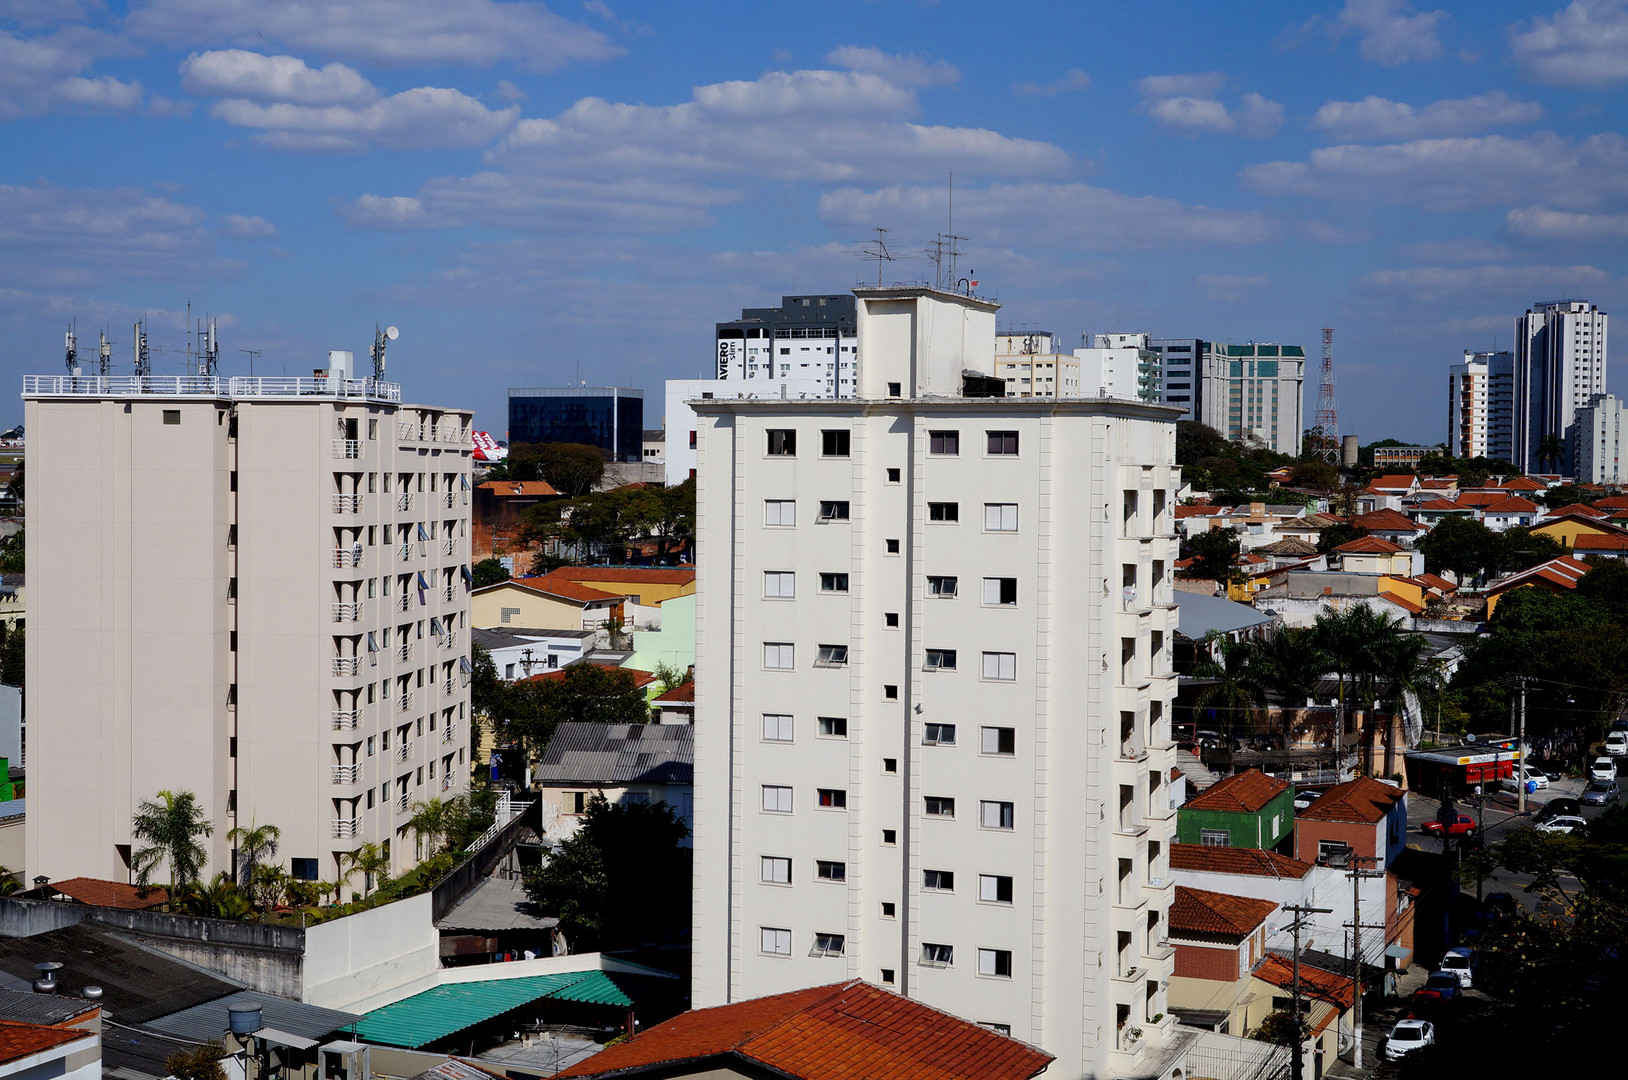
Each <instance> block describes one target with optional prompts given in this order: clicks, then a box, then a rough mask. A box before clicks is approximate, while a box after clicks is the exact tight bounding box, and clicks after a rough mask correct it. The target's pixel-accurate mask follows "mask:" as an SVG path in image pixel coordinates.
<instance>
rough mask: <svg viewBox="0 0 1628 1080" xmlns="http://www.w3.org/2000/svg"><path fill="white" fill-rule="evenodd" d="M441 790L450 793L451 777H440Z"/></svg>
mask: <svg viewBox="0 0 1628 1080" xmlns="http://www.w3.org/2000/svg"><path fill="white" fill-rule="evenodd" d="M441 790H442V791H451V790H452V777H451V776H450V775H448V776H443V777H441Z"/></svg>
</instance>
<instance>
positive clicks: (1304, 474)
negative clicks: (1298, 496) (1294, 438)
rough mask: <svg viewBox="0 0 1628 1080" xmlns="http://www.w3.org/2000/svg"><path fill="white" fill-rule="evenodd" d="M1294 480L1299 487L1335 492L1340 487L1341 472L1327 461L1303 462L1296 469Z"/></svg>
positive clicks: (1297, 464)
mask: <svg viewBox="0 0 1628 1080" xmlns="http://www.w3.org/2000/svg"><path fill="white" fill-rule="evenodd" d="M1293 479H1294V483H1295V485H1296V486H1298V487H1309V488H1316V489H1317V490H1318V491H1333V490H1334V489H1335V488H1337V487H1339V486H1340V470H1338V469H1336V468H1335V467H1334V466H1332V465H1330V464H1329V463H1328V462H1326V461H1315V460H1314V461H1301V462H1298V463H1296V465H1295V467H1294V477H1293Z"/></svg>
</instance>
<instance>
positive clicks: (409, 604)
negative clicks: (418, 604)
mask: <svg viewBox="0 0 1628 1080" xmlns="http://www.w3.org/2000/svg"><path fill="white" fill-rule="evenodd" d="M396 607H398V608H400V609H401V610H402V611H411V610H413V594H412V593H405V592H404V593H402V594H401V599H400V600H397V601H396Z"/></svg>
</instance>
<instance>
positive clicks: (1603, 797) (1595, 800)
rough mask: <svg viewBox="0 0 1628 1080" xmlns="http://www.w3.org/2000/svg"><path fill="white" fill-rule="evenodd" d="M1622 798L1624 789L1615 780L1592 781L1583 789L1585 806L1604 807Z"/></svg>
mask: <svg viewBox="0 0 1628 1080" xmlns="http://www.w3.org/2000/svg"><path fill="white" fill-rule="evenodd" d="M1620 798H1622V789H1621V788H1619V787H1617V782H1616V781H1615V780H1590V781H1589V782H1588V787H1586V788H1584V789H1583V805H1584V806H1604V805H1605V804H1606V803H1610V802H1616V801H1617V800H1618V799H1620Z"/></svg>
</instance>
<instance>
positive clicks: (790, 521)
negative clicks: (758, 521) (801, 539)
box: [763, 499, 797, 529]
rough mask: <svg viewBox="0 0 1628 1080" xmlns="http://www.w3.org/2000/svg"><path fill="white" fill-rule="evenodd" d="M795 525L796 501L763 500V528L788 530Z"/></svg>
mask: <svg viewBox="0 0 1628 1080" xmlns="http://www.w3.org/2000/svg"><path fill="white" fill-rule="evenodd" d="M796 524H797V500H796V499H764V500H763V526H764V528H767V529H790V528H793V527H795V526H796Z"/></svg>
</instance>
